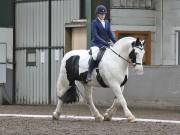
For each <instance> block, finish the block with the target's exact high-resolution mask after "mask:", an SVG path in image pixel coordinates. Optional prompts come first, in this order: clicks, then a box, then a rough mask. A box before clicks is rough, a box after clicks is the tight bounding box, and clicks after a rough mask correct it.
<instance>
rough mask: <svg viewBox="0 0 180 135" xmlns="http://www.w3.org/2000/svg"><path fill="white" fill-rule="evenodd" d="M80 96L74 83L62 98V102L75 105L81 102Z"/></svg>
mask: <svg viewBox="0 0 180 135" xmlns="http://www.w3.org/2000/svg"><path fill="white" fill-rule="evenodd" d="M79 96H80V95H79V92H78V88H77V86H76V84H75V82H74V83H72V85H71V86H70V87H69V88H68V90H67V91H66V92H65V93H64V95H63V96H62V97H61V100H62V101H63V103H66V104H69V103H75V102H78V101H79Z"/></svg>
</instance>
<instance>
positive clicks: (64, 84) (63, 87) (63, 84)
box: [52, 77, 69, 120]
mask: <svg viewBox="0 0 180 135" xmlns="http://www.w3.org/2000/svg"><path fill="white" fill-rule="evenodd" d="M68 87H69V84H68V81H66V80H65V79H63V80H62V79H60V77H59V79H58V82H57V96H58V103H57V106H56V109H55V111H54V112H53V115H52V118H53V119H54V120H58V119H59V116H60V114H61V110H62V106H63V101H62V99H61V97H62V96H63V94H64V93H65V92H66V91H67V90H68Z"/></svg>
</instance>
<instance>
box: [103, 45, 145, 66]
mask: <svg viewBox="0 0 180 135" xmlns="http://www.w3.org/2000/svg"><path fill="white" fill-rule="evenodd" d="M106 48H108V49H110V50H111V51H112V52H113V53H114V54H116V55H117V56H118V57H119V58H121V59H123V60H124V61H126V62H127V63H129V64H131V63H133V66H136V65H142V64H141V63H138V62H136V55H137V54H136V53H135V49H134V47H133V49H132V51H131V52H130V54H129V58H130V59H131V62H130V61H129V60H127V59H126V58H124V57H123V56H121V55H120V54H118V53H117V52H116V51H114V50H113V49H112V48H111V47H106ZM137 48H138V49H140V50H142V48H140V47H137Z"/></svg>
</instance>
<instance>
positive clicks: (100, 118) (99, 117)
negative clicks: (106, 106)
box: [95, 115, 104, 122]
mask: <svg viewBox="0 0 180 135" xmlns="http://www.w3.org/2000/svg"><path fill="white" fill-rule="evenodd" d="M95 121H96V122H102V121H104V117H103V116H101V115H100V116H97V117H95Z"/></svg>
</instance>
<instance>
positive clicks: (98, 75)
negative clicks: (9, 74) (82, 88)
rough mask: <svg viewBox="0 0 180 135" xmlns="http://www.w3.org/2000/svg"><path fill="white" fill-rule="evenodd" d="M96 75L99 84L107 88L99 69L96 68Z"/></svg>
mask: <svg viewBox="0 0 180 135" xmlns="http://www.w3.org/2000/svg"><path fill="white" fill-rule="evenodd" d="M96 72H97V75H96V79H97V81H98V82H99V84H100V85H101V86H102V87H103V88H107V87H108V86H107V85H106V84H105V82H104V81H103V79H102V77H101V75H100V73H99V69H96Z"/></svg>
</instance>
